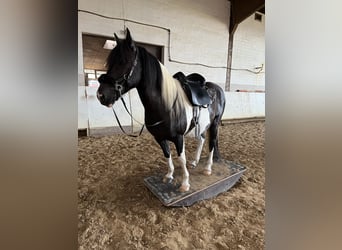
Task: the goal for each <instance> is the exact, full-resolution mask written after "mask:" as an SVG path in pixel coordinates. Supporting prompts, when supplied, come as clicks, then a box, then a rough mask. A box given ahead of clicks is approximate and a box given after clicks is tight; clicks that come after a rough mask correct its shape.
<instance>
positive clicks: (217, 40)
mask: <svg viewBox="0 0 342 250" xmlns="http://www.w3.org/2000/svg"><path fill="white" fill-rule="evenodd" d="M78 3H79V6H78V8H79V9H80V10H87V11H93V12H96V13H99V14H102V15H106V16H111V17H116V18H126V19H132V20H135V21H138V22H143V23H148V24H152V25H158V26H162V27H165V28H169V29H170V30H171V57H172V59H174V60H179V61H184V62H190V63H202V64H207V65H211V66H219V67H222V66H224V67H225V66H226V64H227V53H228V38H229V33H228V27H229V12H230V11H229V8H230V4H229V1H227V0H212V1H207V0H198V1H190V0H189V1H183V0H172V1H163V0H125V1H122V0H98V1H93V0H79V2H78ZM263 18H264V17H263ZM78 20H79V22H78V23H79V25H78V37H79V41H78V60H79V66H78V75H79V79H78V85H79V86H80V87H79V116H78V117H79V118H78V119H79V128H84V127H85V126H87V125H88V124H89V126H90V128H91V129H92V128H100V127H108V126H117V124H116V121H115V118H114V116H113V114H112V111H111V110H110V109H108V108H106V107H104V106H101V105H100V103H99V102H98V101H97V100H96V97H95V94H94V93H95V92H94V91H95V89H91V88H90V87H87V88H84V74H83V48H82V33H87V34H95V35H102V36H108V37H112V36H113V33H114V32H116V33H117V34H118V35H119V36H121V37H122V36H123V29H124V25H126V26H127V27H129V28H130V30H131V33H132V36H133V38H134V39H135V40H136V41H138V42H143V43H149V44H155V45H161V46H164V48H165V49H164V53H163V56H164V63H165V66H166V68H167V69H168V70H169V72H170V73H171V74H173V73H176V72H178V71H183V72H184V73H185V74H189V73H192V72H198V73H201V74H203V75H204V76H205V77H206V79H207V80H210V81H213V82H216V83H218V84H219V85H220V86H221V87H222V88H223V89H224V85H225V81H226V69H222V68H208V67H203V66H196V65H183V64H178V63H174V62H169V61H168V53H167V51H168V50H167V46H168V33H167V31H165V30H162V29H158V28H155V27H147V26H142V25H140V24H135V23H130V22H126V23H124V22H123V21H122V20H111V19H105V18H101V17H98V16H94V15H90V14H87V13H82V12H79V13H78ZM264 42H265V41H264V21H263V22H262V23H260V22H257V21H254V15H252V16H251V17H250V18H249V19H247V20H245V21H244V22H242V23H241V24H240V25H239V26H238V29H237V31H236V32H235V40H234V51H233V62H232V67H233V68H249V69H253V68H254V67H255V66H260V65H261V64H262V63H263V64H265V59H264V58H265V57H264V54H265V48H264ZM264 78H265V77H264V74H259V75H255V74H251V73H248V72H244V71H234V70H233V71H232V86H231V87H232V91H234V90H235V89H249V90H253V89H257V90H263V89H264V88H265V79H264ZM82 86H83V87H82ZM85 93H87V96H85ZM252 95H253V93H226V97H227V99H228V100H227V102H228V105H227V107H226V110H225V115H224V118H242V117H243V118H245V117H254V116H264V115H265V112H264V108H263V105H264V98H265V95H264V94H259V95H256V96H257V97H255V96H252ZM127 103H130V104H131V108H132V110H131V111H132V113H133V115H134V116H135V117H137V119H138V120H139V121H140V120H143V112H142V111H143V107H142V106H141V103H140V100H139V99H138V95H137V94H136V92H134V90H133V91H132V92H130V93H129V94H128V95H127ZM120 105H121V103H118V104H116V106H118V112H119V116H120V118H121V120H122V123H123V125H124V126H129V125H132V124H133V127H134V128H135V129H137V128H138V127H139V128H140V125H138V124H137V123H136V122H134V121H131V120H130V118H129V117H128V115H127V114H126V113H125V112H122V113H120V110H123V109H122V108H121V107H120ZM135 129H134V130H135Z"/></svg>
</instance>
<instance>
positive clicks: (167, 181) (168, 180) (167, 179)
mask: <svg viewBox="0 0 342 250" xmlns="http://www.w3.org/2000/svg"><path fill="white" fill-rule="evenodd" d="M172 181H173V178H172V177H166V176H164V178H163V182H164V183H171V182H172Z"/></svg>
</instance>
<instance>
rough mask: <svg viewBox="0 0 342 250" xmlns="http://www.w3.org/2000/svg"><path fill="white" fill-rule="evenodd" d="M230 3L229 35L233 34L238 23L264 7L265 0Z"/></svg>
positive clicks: (235, 0)
mask: <svg viewBox="0 0 342 250" xmlns="http://www.w3.org/2000/svg"><path fill="white" fill-rule="evenodd" d="M230 3H231V5H230V23H229V34H232V33H234V31H235V30H236V28H237V26H238V24H239V23H241V22H242V21H243V20H245V19H246V18H247V17H249V16H250V15H252V14H253V13H254V12H256V11H257V10H259V9H262V8H264V7H265V0H230Z"/></svg>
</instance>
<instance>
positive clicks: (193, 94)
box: [183, 82, 211, 106]
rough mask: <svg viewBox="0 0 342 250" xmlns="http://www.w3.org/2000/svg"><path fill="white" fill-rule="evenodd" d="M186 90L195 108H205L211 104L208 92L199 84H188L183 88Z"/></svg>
mask: <svg viewBox="0 0 342 250" xmlns="http://www.w3.org/2000/svg"><path fill="white" fill-rule="evenodd" d="M183 87H184V89H185V92H188V94H187V95H188V97H189V96H190V98H189V99H191V100H190V101H191V102H192V104H193V105H195V106H203V105H208V104H210V103H211V99H210V96H209V94H208V92H207V90H206V89H205V88H203V87H201V85H199V84H198V83H192V82H188V83H187V84H186V85H184V86H183Z"/></svg>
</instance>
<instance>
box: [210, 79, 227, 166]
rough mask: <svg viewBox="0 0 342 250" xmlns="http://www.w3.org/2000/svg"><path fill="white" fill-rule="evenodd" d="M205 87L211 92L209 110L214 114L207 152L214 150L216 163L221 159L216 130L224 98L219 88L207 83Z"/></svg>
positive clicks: (224, 101)
mask: <svg viewBox="0 0 342 250" xmlns="http://www.w3.org/2000/svg"><path fill="white" fill-rule="evenodd" d="M207 87H208V89H209V92H211V96H212V99H213V102H212V104H211V109H212V112H213V113H214V119H213V120H212V122H211V124H210V127H209V151H210V152H211V150H212V149H214V152H213V160H214V161H215V162H217V161H219V160H220V159H221V154H220V151H219V147H218V129H219V126H220V124H221V119H222V116H223V112H224V108H225V105H226V98H225V95H224V91H223V90H222V88H221V87H220V86H218V85H216V84H214V83H210V82H207Z"/></svg>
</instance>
